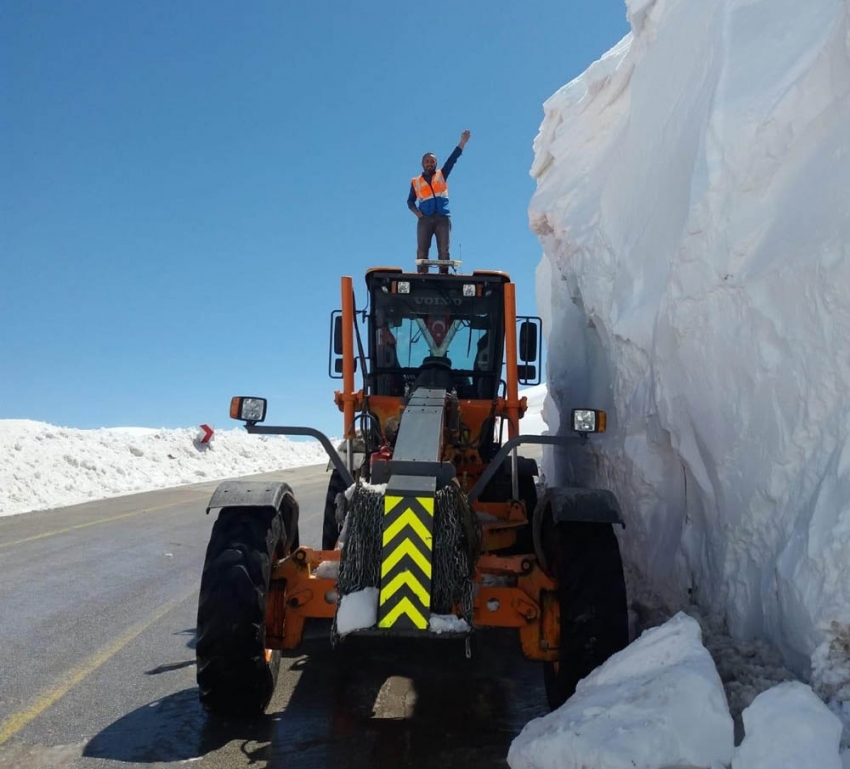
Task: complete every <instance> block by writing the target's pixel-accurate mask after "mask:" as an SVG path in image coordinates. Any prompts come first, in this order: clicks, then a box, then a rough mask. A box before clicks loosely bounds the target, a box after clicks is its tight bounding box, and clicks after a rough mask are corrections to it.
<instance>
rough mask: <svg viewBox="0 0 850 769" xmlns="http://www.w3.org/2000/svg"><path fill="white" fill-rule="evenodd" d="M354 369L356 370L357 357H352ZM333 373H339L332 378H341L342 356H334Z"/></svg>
mask: <svg viewBox="0 0 850 769" xmlns="http://www.w3.org/2000/svg"><path fill="white" fill-rule="evenodd" d="M354 370H355V371H357V358H355V359H354ZM334 373H335V374H339V376H338V377H334V379H342V358H334Z"/></svg>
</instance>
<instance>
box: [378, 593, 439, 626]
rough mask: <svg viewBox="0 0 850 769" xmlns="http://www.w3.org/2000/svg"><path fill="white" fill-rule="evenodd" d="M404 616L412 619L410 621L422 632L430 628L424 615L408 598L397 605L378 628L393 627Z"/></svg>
mask: <svg viewBox="0 0 850 769" xmlns="http://www.w3.org/2000/svg"><path fill="white" fill-rule="evenodd" d="M402 614H406V615H407V616H408V617H410V621H411V622H413V624H414V625H416V627H418V628H419V629H420V630H425V628H426V627H428V620H426V619H425V617H423V616H422V613H421V612H420V611H419V610H418V609H417V608H416V607H415V606H414V605H413V604H412V603H411V602H410V599H409V598H408V597H407V596H405V597H404V598H402V599H401V600H400V601H399V602H398V603H397V604H396V605H395V608H394V609H393V610H392V611H391V612H390V613H389V614H387V616H386V617H384V618H383V619H382V620H381V621H380V622H379V623H378V627H385V628H386V627H392V626H393V625H395V623H396V620H397V619H398V618H399V617H400V616H401V615H402Z"/></svg>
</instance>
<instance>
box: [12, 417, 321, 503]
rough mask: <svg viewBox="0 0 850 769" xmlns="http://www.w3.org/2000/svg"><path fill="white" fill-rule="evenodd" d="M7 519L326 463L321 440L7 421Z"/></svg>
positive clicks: (18, 420) (23, 420)
mask: <svg viewBox="0 0 850 769" xmlns="http://www.w3.org/2000/svg"><path fill="white" fill-rule="evenodd" d="M0 457H2V458H3V461H2V462H0V515H13V514H15V513H25V512H28V511H30V510H44V509H47V508H51V507H62V506H64V505H73V504H76V503H78V502H88V501H90V500H93V499H104V498H106V497H114V496H118V495H120V494H129V493H132V492H138V491H149V490H151V489H160V488H168V487H170V486H181V485H184V484H188V483H200V482H201V481H211V480H218V479H220V478H233V477H235V476H239V475H250V474H252V473H264V472H271V471H273V470H283V469H286V468H288V467H298V466H300V465H310V464H317V463H319V462H326V461H327V455H326V454H325V451H324V449H323V448H322V447H321V445H320V444H318V443H316V442H309V443H307V442H303V443H302V442H298V443H296V442H293V441H290V440H287V439H286V438H283V437H279V436H274V437H266V436H257V435H248V433H246V432H245V431H244V430H240V429H234V430H222V431H220V432H216V433H215V436H214V437H213V439H212V443H211V444H210V445H208V446H207V445H203V444H200V443H199V441H198V430H196V429H191V428H185V429H180V430H164V429H163V430H154V429H146V428H139V427H115V428H103V429H100V430H76V429H72V428H67V427H55V426H53V425H49V424H45V423H44V422H33V421H30V420H25V419H2V420H0Z"/></svg>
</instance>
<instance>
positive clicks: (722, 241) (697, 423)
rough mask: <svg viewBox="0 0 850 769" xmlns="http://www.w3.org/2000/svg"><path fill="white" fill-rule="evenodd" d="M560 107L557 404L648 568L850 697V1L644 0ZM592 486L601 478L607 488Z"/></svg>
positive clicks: (554, 106) (551, 131)
mask: <svg viewBox="0 0 850 769" xmlns="http://www.w3.org/2000/svg"><path fill="white" fill-rule="evenodd" d="M626 5H627V9H628V17H629V21H630V22H631V25H632V30H633V31H632V34H630V35H628V36H627V37H626V38H624V39H623V41H622V42H621V43H620V44H618V45H617V46H615V47H614V48H613V49H612V50H611V51H610V52H608V53H607V54H606V55H605V56H603V57H602V59H601V60H599V61H598V62H596V63H595V64H593V65H592V66H591V67H590V68H589V69H588V70H587V71H586V72H585V73H584V74H583V75H581V76H580V77H579V78H577V79H575V80H574V81H572V82H571V83H569V84H567V85H566V86H564V87H563V88H562V89H561V90H560V91H558V92H557V93H556V94H554V95H553V96H552V97H551V98H550V99H549V100H548V101H547V103H546V105H545V119H544V122H543V124H542V126H541V129H540V133H539V135H538V137H537V139H536V140H535V161H534V165H533V168H532V174H533V176H534V177H535V178H536V179H537V182H538V188H537V192H536V194H535V196H534V198H533V200H532V202H531V207H530V221H531V226H532V228H533V229H534V231H535V232H536V233H537V234H538V235H539V237H540V241H541V243H542V246H543V249H544V258H543V261H542V262H541V264H540V267H539V268H538V276H537V277H538V280H537V282H538V298H539V305H540V311H541V314H543V315H544V321H545V326H546V327H547V328H548V329H549V332H548V348H549V384H550V393H551V396H552V398H553V401H554V405H556V406H557V407H558V408H559V409H560V411H561V413H566V411H567V409H569V408H571V407H572V406H576V405H594V406H597V407H600V408H605V409H607V410H608V412H609V432H608V433H607V435H606V436H601V437H599V438H598V439H597V440H595V441H594V442H593V445H594V447H595V448H594V450H595V451H596V452H597V456H596V458H595V459H594V461H593V462H592V463H588V464H587V466H586V467H583V468H576V467H572V466H571V467H567V466H565V465H563V463H560V462H555V463H553V464H552V466H550V467H549V468H547V473H548V474H550V475H555V476H556V480H558V478H557V475H558V474H560V475H569V474H572V473H583V474H585V476H586V477H585V479H586V480H592V481H594V482H596V483H598V484H599V485H602V486H604V487H607V488H611V489H613V490H614V491H615V492H616V493H617V495H618V496H619V498H620V501H621V503H622V504H623V506H624V510H625V514H626V516H627V521H628V528H627V529H626V531H625V534H624V536H623V537H622V543H623V548H624V552H625V555H626V557H627V558H628V560H629V561H630V562H631V563H632V564H633V565H634V566H635V567H636V568H637V569H638V570H639V572H640V573H641V574H642V575H643V576H644V577H645V578H646V580H647V581H648V583H649V584H650V585H651V586H652V587H653V588H654V589H655V590H656V591H657V592H658V593H659V594H660V596H661V597H662V598H663V599H664V601H666V603H667V604H668V605H670V606H673V607H676V606H683V605H686V604H687V603H689V602H690V601H696V602H698V603H699V604H701V605H702V606H703V607H706V608H707V609H709V610H710V611H712V612H714V613H716V614H717V615H719V616H721V617H724V618H725V620H726V622H727V623H728V627H729V629H730V631H731V632H732V633H733V634H734V635H735V636H737V637H739V638H766V639H769V640H770V641H771V642H772V643H774V644H777V645H778V646H779V647H780V648H781V650H782V652H783V654H784V655H785V658H786V661H787V662H788V664H789V665H791V666H792V667H793V668H794V669H795V670H796V671H797V672H798V673H799V674H800V675H801V676H803V677H804V678H805V677H809V676H811V680H812V683H813V685H814V687H815V688H816V689H817V690H818V691H819V692H820V693H821V694H822V695H823V696H825V697H827V698H828V699H832V700H833V706H834V707H835V708H836V709H840V708H841V707H842V703H843V702H844V701H845V700H848V699H850V666H848V665H847V655H848V651H847V650H848V648H850V580H848V579H847V577H846V569H847V564H848V563H850V444H848V437H850V354H848V353H849V352H850V349H848V348H850V293H848V292H847V289H846V287H847V286H848V285H850V258H848V256H850V254H849V253H848V251H850V214H848V204H847V201H848V199H850V194H848V193H850V181H848V180H850V100H848V93H850V21H848V17H850V3H848V2H846V0H808V1H807V2H800V1H799V0H771V1H770V2H767V0H714V1H713V2H697V3H695V2H690V1H689V0H627V2H626ZM588 476H589V477H588Z"/></svg>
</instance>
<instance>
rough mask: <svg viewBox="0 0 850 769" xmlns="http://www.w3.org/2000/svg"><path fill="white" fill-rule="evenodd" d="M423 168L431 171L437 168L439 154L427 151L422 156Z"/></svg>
mask: <svg viewBox="0 0 850 769" xmlns="http://www.w3.org/2000/svg"><path fill="white" fill-rule="evenodd" d="M422 170H423V171H428V172H429V173H433V172H434V171H436V170H437V156H436V155H435V154H434V153H433V152H426V153H425V154H424V155H423V156H422Z"/></svg>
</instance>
